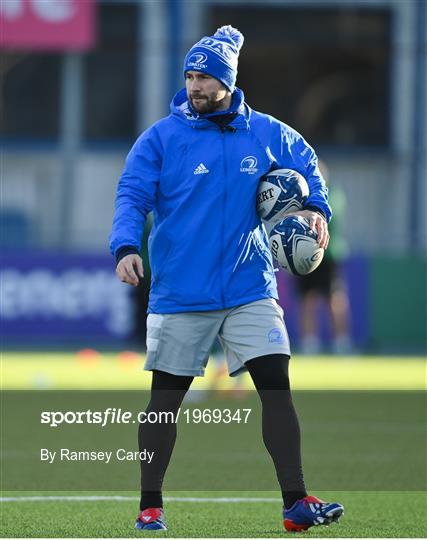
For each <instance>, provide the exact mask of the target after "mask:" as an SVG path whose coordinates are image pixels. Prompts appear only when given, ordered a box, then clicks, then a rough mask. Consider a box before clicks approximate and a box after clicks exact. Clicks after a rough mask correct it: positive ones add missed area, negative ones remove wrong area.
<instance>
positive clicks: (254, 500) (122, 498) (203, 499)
mask: <svg viewBox="0 0 427 540" xmlns="http://www.w3.org/2000/svg"><path fill="white" fill-rule="evenodd" d="M163 499H164V500H165V501H166V502H197V503H205V502H209V503H241V502H249V503H260V502H279V501H281V499H277V498H272V497H164V498H163ZM136 500H139V497H126V496H124V495H76V496H71V495H57V496H55V495H53V496H50V495H47V496H45V497H43V496H31V497H0V502H29V501H31V502H49V501H89V502H95V501H136Z"/></svg>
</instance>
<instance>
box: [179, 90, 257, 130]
mask: <svg viewBox="0 0 427 540" xmlns="http://www.w3.org/2000/svg"><path fill="white" fill-rule="evenodd" d="M170 110H171V114H172V115H173V116H175V117H177V118H179V119H180V120H181V121H184V122H185V123H187V124H190V125H191V127H193V128H198V129H206V128H215V127H216V126H215V124H214V123H213V122H211V121H210V120H209V118H211V117H214V116H220V115H222V114H227V113H232V112H237V113H238V114H237V116H236V118H235V119H234V120H233V121H232V122H231V124H230V125H232V126H233V127H235V128H236V129H249V119H250V115H251V109H250V107H249V106H248V105H247V103H245V96H244V94H243V92H242V90H240V88H236V89H235V91H234V92H233V95H232V100H231V106H230V108H229V109H227V110H226V111H217V112H214V113H208V114H198V113H197V112H196V111H194V110H193V109H192V107H191V105H190V102H189V100H188V97H187V91H186V89H185V88H183V89H182V90H180V91H179V92H178V93H177V94H175V96H174V98H173V99H172V101H171V104H170Z"/></svg>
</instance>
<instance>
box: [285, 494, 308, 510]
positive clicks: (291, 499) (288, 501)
mask: <svg viewBox="0 0 427 540" xmlns="http://www.w3.org/2000/svg"><path fill="white" fill-rule="evenodd" d="M306 496H307V492H306V491H305V490H304V491H282V497H283V506H284V507H285V508H286V509H287V510H289V508H291V506H292V505H293V504H295V503H296V502H297V501H299V500H300V499H303V498H304V497H306Z"/></svg>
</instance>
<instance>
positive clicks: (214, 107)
mask: <svg viewBox="0 0 427 540" xmlns="http://www.w3.org/2000/svg"><path fill="white" fill-rule="evenodd" d="M242 44H243V36H242V34H241V33H240V32H239V31H238V30H236V29H234V28H232V27H231V26H223V27H222V28H220V29H218V30H217V32H216V33H215V34H214V36H210V37H204V38H202V39H201V40H200V41H199V42H198V43H196V44H195V45H194V46H193V47H192V48H191V49H190V51H189V52H188V54H187V56H186V58H185V61H184V75H185V89H183V90H181V91H180V92H179V93H178V94H177V95H176V96H175V97H174V99H173V101H172V104H171V114H170V115H169V116H168V117H166V118H163V119H162V120H160V121H159V122H157V123H155V124H154V125H153V126H152V127H150V128H149V129H148V130H147V131H145V132H144V133H143V134H142V135H141V136H140V137H139V138H138V140H137V141H136V143H135V145H134V146H133V148H132V149H131V151H130V153H129V155H128V157H127V160H126V165H125V168H124V171H123V174H122V176H121V178H120V182H119V185H118V191H117V200H116V212H115V216H114V223H113V231H112V234H111V251H112V253H113V254H114V255H115V257H116V260H117V275H118V277H119V278H120V279H121V280H122V281H123V282H126V283H129V284H131V285H134V286H137V285H138V283H139V279H140V278H142V277H143V268H142V263H141V258H140V255H139V249H140V242H141V236H142V231H143V227H144V223H145V219H146V216H147V214H148V213H149V212H150V211H153V217H154V224H153V229H152V232H151V235H150V241H149V250H150V263H151V271H152V282H151V291H150V300H149V308H148V312H149V315H148V319H147V360H146V365H145V369H146V370H151V371H152V372H153V378H152V388H151V400H150V403H149V405H148V408H147V411H150V412H151V411H157V412H159V411H172V412H176V411H177V410H178V408H179V406H180V404H181V402H182V400H183V398H184V396H185V393H186V392H187V390H188V389H189V387H190V385H191V382H192V380H193V378H194V377H195V376H201V375H203V373H204V368H205V366H206V363H207V359H208V356H209V351H210V349H211V347H212V344H213V342H214V340H215V338H216V337H217V336H218V337H219V339H220V341H221V344H222V345H223V347H224V351H225V353H226V357H227V362H228V369H229V373H230V375H235V374H237V373H239V372H241V371H243V370H248V371H249V373H250V375H251V377H252V379H253V381H254V384H255V387H256V389H257V391H258V393H259V396H260V398H261V402H262V408H263V438H264V442H265V445H266V447H267V449H268V451H269V453H270V455H271V457H272V459H273V463H274V466H275V469H276V473H277V477H278V480H279V484H280V487H281V490H282V495H283V502H284V510H283V517H284V525H285V527H286V529H287V530H297V531H299V530H305V529H308V528H309V527H311V526H312V525H317V524H321V523H323V524H328V523H330V522H332V521H336V520H337V519H338V517H339V516H341V515H342V513H343V507H342V506H341V505H340V504H338V503H324V502H323V501H320V500H319V499H317V498H316V497H309V496H307V492H306V490H305V486H304V480H303V474H302V467H301V455H300V433H299V425H298V419H297V416H296V413H295V410H294V407H293V404H292V399H291V393H290V386H289V378H288V362H289V358H290V349H289V340H288V335H287V331H286V327H285V324H284V321H283V312H282V310H281V308H280V307H279V306H278V305H277V303H276V299H277V289H276V280H275V276H274V269H273V264H272V259H271V254H270V250H269V247H268V239H267V235H266V232H265V229H264V227H263V226H262V224H261V221H260V219H259V217H258V215H257V213H256V204H255V198H256V193H257V187H258V183H259V179H260V177H261V176H262V175H264V174H265V173H267V172H269V171H270V170H273V169H277V168H292V169H296V170H298V171H299V172H300V173H301V174H303V175H304V176H305V178H306V179H307V181H308V184H309V186H310V190H311V194H310V197H309V198H308V200H307V209H306V210H304V211H303V212H301V214H302V215H304V216H306V217H307V218H308V219H309V221H310V223H311V226H312V227H313V229H316V230H317V232H318V234H319V243H320V245H321V246H322V247H326V246H327V243H328V238H329V235H328V229H327V220H329V219H330V216H331V212H330V208H329V205H328V203H327V190H326V188H325V185H324V182H323V179H322V178H321V175H320V173H319V171H318V168H317V158H316V156H315V153H314V151H313V149H312V148H311V147H310V146H308V145H307V143H306V142H305V141H304V139H303V138H302V137H301V136H300V135H299V134H298V133H297V132H295V131H294V130H293V129H291V128H290V127H288V126H286V125H285V124H283V123H281V122H279V121H278V120H276V119H275V118H272V117H271V116H268V115H265V114H261V113H258V112H256V111H253V110H251V109H250V107H249V106H248V105H247V104H246V103H245V101H244V96H243V92H242V91H241V90H239V89H238V88H236V87H235V82H236V76H237V61H238V55H239V51H240V48H241V46H242ZM175 438H176V425H175V424H173V423H172V424H171V423H169V424H165V423H163V424H144V425H142V424H141V425H140V428H139V445H140V449H144V448H146V449H149V450H150V451H154V458H153V460H152V462H151V464H149V465H148V464H146V463H145V462H141V473H142V474H141V501H140V514H139V516H138V518H137V520H136V525H135V526H136V528H138V529H142V530H146V529H149V530H154V529H163V530H164V529H166V524H165V520H164V514H163V501H162V493H161V490H162V482H163V477H164V474H165V472H166V469H167V466H168V464H169V460H170V458H171V455H172V450H173V447H174V443H175Z"/></svg>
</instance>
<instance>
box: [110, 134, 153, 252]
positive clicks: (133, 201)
mask: <svg viewBox="0 0 427 540" xmlns="http://www.w3.org/2000/svg"><path fill="white" fill-rule="evenodd" d="M162 155H163V152H162V145H161V141H160V138H159V135H158V133H157V130H156V129H155V127H151V128H149V129H148V130H147V131H145V132H144V133H143V134H142V135H141V136H140V137H139V138H138V139H137V141H136V142H135V144H134V146H133V147H132V149H131V151H130V152H129V154H128V156H127V158H126V163H125V166H124V169H123V172H122V175H121V177H120V180H119V183H118V186H117V195H116V205H115V212H114V219H113V227H112V232H111V234H110V250H111V253H112V254H113V255H116V254H117V252H118V250H120V249H121V248H123V247H124V246H126V247H130V248H132V247H133V248H136V250H137V251H138V252H139V250H140V247H141V240H142V233H143V230H144V225H145V221H146V217H147V214H148V213H149V212H150V211H151V210H152V209H153V207H154V205H155V202H156V196H157V187H158V183H159V178H160V171H161V168H162Z"/></svg>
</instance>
